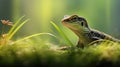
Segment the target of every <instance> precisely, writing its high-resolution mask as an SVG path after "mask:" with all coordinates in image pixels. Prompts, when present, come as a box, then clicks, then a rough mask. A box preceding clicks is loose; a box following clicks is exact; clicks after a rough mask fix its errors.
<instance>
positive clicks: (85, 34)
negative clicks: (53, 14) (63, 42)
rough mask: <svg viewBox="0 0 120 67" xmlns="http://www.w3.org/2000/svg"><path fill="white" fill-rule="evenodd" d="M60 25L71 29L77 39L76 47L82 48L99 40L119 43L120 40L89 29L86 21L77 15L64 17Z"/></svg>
mask: <svg viewBox="0 0 120 67" xmlns="http://www.w3.org/2000/svg"><path fill="white" fill-rule="evenodd" d="M62 24H63V25H64V26H66V27H68V28H69V29H71V30H72V31H73V32H74V33H75V34H76V35H77V36H78V37H79V41H78V44H77V47H81V48H83V47H84V46H85V45H87V44H89V43H91V42H93V41H95V40H100V39H105V40H110V41H114V42H120V40H118V39H115V38H114V37H112V36H110V35H108V34H105V33H103V32H99V31H97V30H93V29H90V27H89V26H88V23H87V21H86V19H85V18H83V17H79V16H77V15H72V16H67V17H64V18H63V19H62Z"/></svg>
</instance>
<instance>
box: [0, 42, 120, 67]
mask: <svg viewBox="0 0 120 67" xmlns="http://www.w3.org/2000/svg"><path fill="white" fill-rule="evenodd" d="M52 47H55V45H52V44H51V43H45V42H43V41H32V40H27V41H21V42H18V43H15V44H13V45H4V46H1V47H0V66H8V67H10V66H13V67H15V66H22V67H36V66H41V67H43V66H45V67H69V66H70V67H96V66H98V67H100V66H109V65H111V67H116V66H119V62H120V61H119V60H120V44H119V43H112V44H111V43H107V44H105V43H101V44H99V45H97V46H94V45H92V46H88V47H85V48H84V49H81V48H75V49H70V50H58V48H59V47H56V48H52Z"/></svg>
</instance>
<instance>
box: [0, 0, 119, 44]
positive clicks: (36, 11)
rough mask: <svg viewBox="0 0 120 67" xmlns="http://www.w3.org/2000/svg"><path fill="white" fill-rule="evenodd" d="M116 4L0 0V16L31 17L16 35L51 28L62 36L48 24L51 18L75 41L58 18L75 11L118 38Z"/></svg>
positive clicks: (105, 0)
mask: <svg viewBox="0 0 120 67" xmlns="http://www.w3.org/2000/svg"><path fill="white" fill-rule="evenodd" d="M119 6H120V0H0V20H2V19H6V20H10V21H12V22H14V21H16V20H18V19H19V18H20V17H21V16H23V15H25V16H26V18H29V19H30V21H29V22H28V23H26V24H25V25H24V26H23V27H22V28H21V29H20V30H19V31H18V33H17V34H16V37H20V36H23V37H24V36H26V35H30V34H34V33H39V32H51V33H53V34H55V35H57V36H58V37H61V36H60V35H59V33H58V32H57V31H56V30H55V29H54V27H52V25H51V24H50V21H53V22H55V23H56V24H57V25H58V26H59V27H60V28H61V29H62V30H63V31H64V32H65V34H66V35H67V36H68V37H69V39H71V41H73V42H76V40H77V37H76V35H75V34H74V33H73V32H71V31H70V30H69V29H67V28H66V27H64V26H63V25H62V24H61V19H62V18H63V16H64V15H73V14H77V15H79V16H83V17H85V18H86V19H87V21H88V24H89V25H90V27H91V28H94V29H97V30H100V31H103V32H105V33H108V34H110V35H112V36H114V37H116V38H119V39H120V7H119ZM1 27H2V24H1V23H0V29H1Z"/></svg>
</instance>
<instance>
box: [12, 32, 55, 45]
mask: <svg viewBox="0 0 120 67" xmlns="http://www.w3.org/2000/svg"><path fill="white" fill-rule="evenodd" d="M45 34H47V35H50V36H53V37H56V36H55V35H53V34H51V33H37V34H33V35H30V36H27V37H24V38H22V39H19V40H17V41H15V42H14V43H16V42H20V41H23V40H26V39H29V38H32V37H35V36H40V35H45Z"/></svg>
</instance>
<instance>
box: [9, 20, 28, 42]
mask: <svg viewBox="0 0 120 67" xmlns="http://www.w3.org/2000/svg"><path fill="white" fill-rule="evenodd" d="M28 20H29V19H27V20H25V21H23V22H22V23H21V24H20V25H19V26H18V27H17V28H16V29H15V30H13V32H11V33H10V35H9V37H8V40H10V39H11V38H12V36H13V35H14V34H15V33H16V32H17V31H18V30H19V29H20V28H21V27H22V26H23V25H24V24H25V23H26V22H27V21H28Z"/></svg>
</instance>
